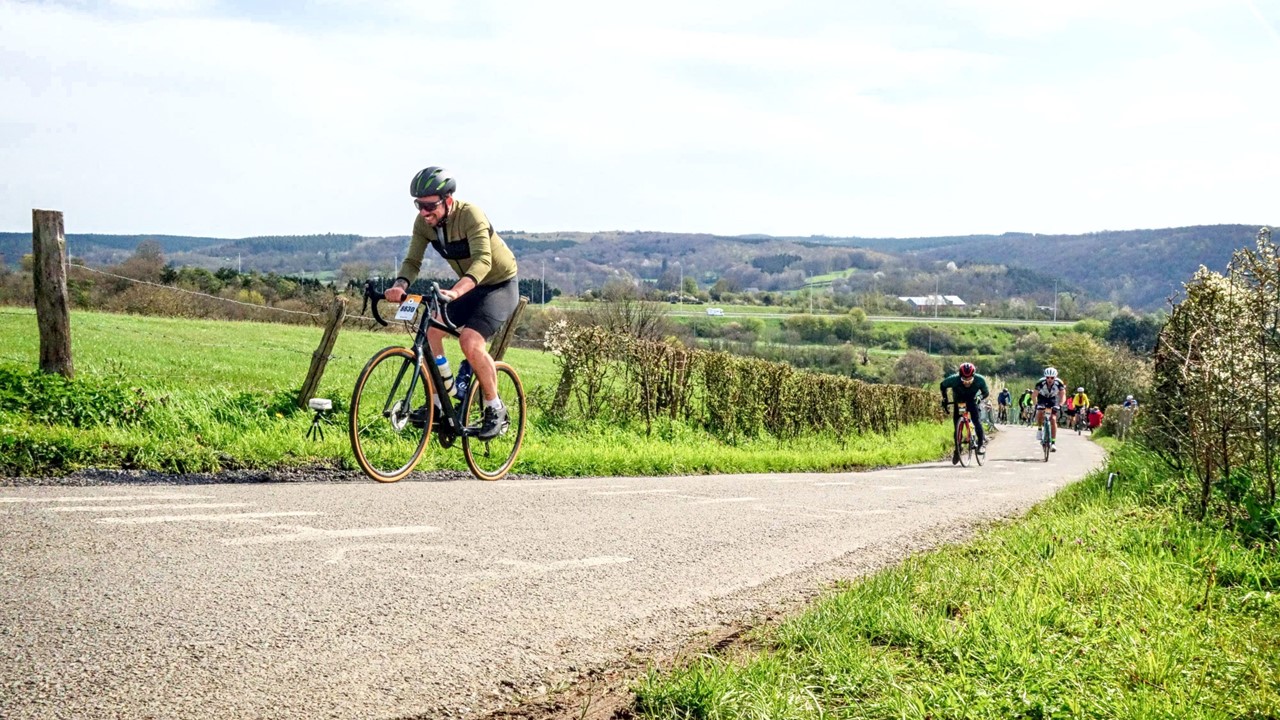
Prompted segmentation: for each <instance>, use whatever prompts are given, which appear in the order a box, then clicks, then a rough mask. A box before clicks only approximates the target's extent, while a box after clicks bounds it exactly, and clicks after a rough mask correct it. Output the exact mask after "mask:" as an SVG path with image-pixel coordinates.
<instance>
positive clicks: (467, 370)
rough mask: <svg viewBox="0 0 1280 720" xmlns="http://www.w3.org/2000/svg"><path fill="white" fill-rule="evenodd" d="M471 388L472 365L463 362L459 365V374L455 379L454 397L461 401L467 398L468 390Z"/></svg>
mask: <svg viewBox="0 0 1280 720" xmlns="http://www.w3.org/2000/svg"><path fill="white" fill-rule="evenodd" d="M470 386H471V363H470V362H468V361H466V360H463V361H462V362H461V363H460V364H459V365H458V374H457V375H456V376H455V377H454V378H453V396H454V397H456V398H458V399H459V400H465V399H466V398H467V388H468V387H470Z"/></svg>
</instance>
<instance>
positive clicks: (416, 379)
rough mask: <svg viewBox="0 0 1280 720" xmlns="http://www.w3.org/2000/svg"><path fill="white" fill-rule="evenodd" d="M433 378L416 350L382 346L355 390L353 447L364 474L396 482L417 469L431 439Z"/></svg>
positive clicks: (351, 419) (367, 366)
mask: <svg viewBox="0 0 1280 720" xmlns="http://www.w3.org/2000/svg"><path fill="white" fill-rule="evenodd" d="M434 414H435V404H434V403H432V402H431V381H430V380H429V379H428V378H427V373H426V372H425V371H424V369H423V368H422V366H421V365H419V364H418V361H417V359H416V358H415V357H414V354H413V351H411V350H409V349H408V348H405V347H399V346H393V347H388V348H383V349H382V350H379V351H378V352H377V353H376V354H375V355H374V356H373V357H372V358H370V359H369V362H368V363H367V364H366V365H365V366H364V370H361V371H360V376H359V377H358V378H356V387H355V390H353V391H352V393H351V410H350V414H349V416H348V418H349V431H350V434H351V450H352V452H354V453H355V456H356V462H357V463H359V465H360V469H361V470H363V471H364V473H365V475H368V476H369V477H371V478H373V479H374V480H377V481H378V482H384V483H389V482H395V481H397V480H400V479H401V478H403V477H404V476H406V475H408V474H409V473H410V472H413V467H414V465H417V464H418V459H419V458H421V457H422V453H423V451H424V450H425V449H426V447H427V440H429V439H430V438H431V421H432V418H433V416H434Z"/></svg>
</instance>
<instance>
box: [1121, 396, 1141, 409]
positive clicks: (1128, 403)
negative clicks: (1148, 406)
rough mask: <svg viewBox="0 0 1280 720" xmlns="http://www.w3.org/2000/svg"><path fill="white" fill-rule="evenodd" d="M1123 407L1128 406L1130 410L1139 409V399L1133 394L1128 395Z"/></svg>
mask: <svg viewBox="0 0 1280 720" xmlns="http://www.w3.org/2000/svg"><path fill="white" fill-rule="evenodd" d="M1123 407H1126V408H1128V409H1130V410H1137V409H1138V401H1137V400H1134V399H1133V396H1132V395H1129V396H1128V397H1126V398H1125V399H1124V405H1123Z"/></svg>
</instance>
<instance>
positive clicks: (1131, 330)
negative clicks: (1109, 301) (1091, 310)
mask: <svg viewBox="0 0 1280 720" xmlns="http://www.w3.org/2000/svg"><path fill="white" fill-rule="evenodd" d="M1163 326H1164V323H1163V321H1162V320H1160V319H1158V318H1156V317H1153V316H1150V315H1146V316H1143V317H1138V316H1137V315H1134V314H1133V313H1131V312H1122V313H1120V314H1119V315H1116V316H1115V317H1113V318H1111V324H1110V326H1108V328H1107V335H1106V338H1107V342H1109V343H1113V344H1116V345H1125V346H1126V347H1128V348H1129V349H1130V350H1132V351H1134V352H1136V353H1142V354H1144V355H1150V354H1151V352H1152V351H1154V350H1155V348H1156V338H1158V337H1159V336H1160V329H1161V328H1162V327H1163Z"/></svg>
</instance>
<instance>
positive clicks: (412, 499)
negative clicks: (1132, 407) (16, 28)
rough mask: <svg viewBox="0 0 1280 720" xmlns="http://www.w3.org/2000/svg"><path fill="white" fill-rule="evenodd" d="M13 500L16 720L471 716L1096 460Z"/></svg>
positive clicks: (5, 635)
mask: <svg viewBox="0 0 1280 720" xmlns="http://www.w3.org/2000/svg"><path fill="white" fill-rule="evenodd" d="M1033 433H1034V431H1033V430H1031V429H1027V428H1009V429H1007V430H1006V431H1005V432H1002V433H1000V435H999V436H998V437H997V438H996V440H995V441H994V442H993V444H992V447H991V452H990V454H989V459H988V462H987V465H986V466H985V467H982V468H954V467H952V466H951V464H950V462H949V461H948V462H945V463H934V464H925V465H916V466H911V467H904V468H895V469H888V470H880V471H875V472H864V473H847V474H826V475H816V474H803V475H721V476H706V477H667V478H593V479H558V480H522V479H518V478H517V479H508V480H503V481H500V482H497V483H482V482H478V481H458V482H414V481H412V480H409V481H404V482H401V483H398V484H395V485H389V486H383V485H378V484H375V483H372V482H369V483H334V484H326V483H290V484H266V485H243V484H242V485H201V486H189V485H184V486H179V485H175V486H160V487H157V486H154V485H148V486H128V485H115V486H110V487H87V488H86V487H77V488H58V487H17V488H0V717H4V718H9V719H15V718H105V717H110V718H211V717H217V718H320V717H330V718H396V717H412V716H422V717H474V716H478V715H481V714H483V713H485V712H487V711H491V710H494V709H496V708H498V707H502V706H507V705H510V704H511V703H513V702H518V701H519V700H520V699H521V698H523V697H528V696H533V695H537V694H538V693H540V692H543V691H546V690H547V689H551V688H555V687H557V686H561V685H563V684H565V683H571V682H573V681H574V680H576V679H578V678H581V677H582V676H583V675H584V673H586V672H587V671H589V670H593V669H600V668H606V667H608V666H610V665H611V664H616V663H618V662H619V661H620V660H621V659H623V658H625V657H628V656H630V657H632V658H635V657H650V656H652V657H660V656H661V655H662V654H663V653H664V652H670V651H671V650H672V649H673V648H676V647H679V646H680V645H681V644H682V643H685V642H687V641H689V640H690V639H691V638H696V637H698V636H699V634H700V633H706V632H709V631H712V630H714V629H716V628H723V627H725V626H727V625H733V624H735V623H741V622H747V621H749V620H750V618H752V617H754V616H757V615H758V614H759V613H762V612H766V611H768V610H769V609H770V608H774V609H776V608H778V607H780V606H786V605H788V604H794V602H795V600H796V598H798V597H802V596H804V595H805V594H806V593H811V592H812V591H814V590H815V589H816V588H821V587H822V586H823V585H824V584H826V583H828V582H830V581H832V580H835V579H838V578H846V577H852V576H856V575H860V574H863V573H866V572H870V571H874V570H875V569H877V568H881V567H884V566H886V565H888V564H891V563H894V562H897V561H899V560H900V559H901V558H902V557H904V556H905V555H907V554H909V553H911V552H915V551H918V550H920V549H923V548H927V547H931V546H934V545H936V544H937V543H939V542H949V541H956V540H960V539H963V538H964V537H965V536H966V535H967V533H968V532H969V530H970V528H971V527H972V526H973V524H974V523H976V522H980V521H983V520H986V519H990V518H996V517H1004V516H1008V515H1011V514H1017V513H1020V512H1022V511H1024V510H1025V509H1026V508H1028V507H1030V506H1031V505H1032V504H1034V503H1036V502H1037V501H1039V500H1041V499H1043V498H1045V497H1047V496H1049V495H1051V494H1052V493H1053V492H1054V491H1055V490H1057V489H1058V488H1061V487H1062V486H1064V485H1066V484H1067V483H1069V482H1071V481H1073V480H1076V479H1078V478H1080V477H1082V476H1083V475H1084V474H1085V473H1086V472H1087V471H1088V470H1089V469H1090V468H1092V467H1094V466H1096V465H1098V464H1099V463H1100V462H1101V461H1102V458H1103V453H1102V451H1101V449H1100V448H1098V447H1097V446H1096V445H1094V444H1092V443H1090V442H1087V441H1086V440H1083V439H1080V438H1077V437H1076V436H1075V435H1074V434H1069V433H1066V432H1064V433H1063V437H1062V438H1061V439H1060V441H1059V444H1060V446H1061V448H1062V450H1061V451H1060V452H1058V453H1055V454H1054V456H1053V458H1052V461H1051V462H1049V463H1044V462H1041V461H1040V459H1039V446H1038V445H1037V444H1036V443H1035V441H1034V438H1033Z"/></svg>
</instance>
